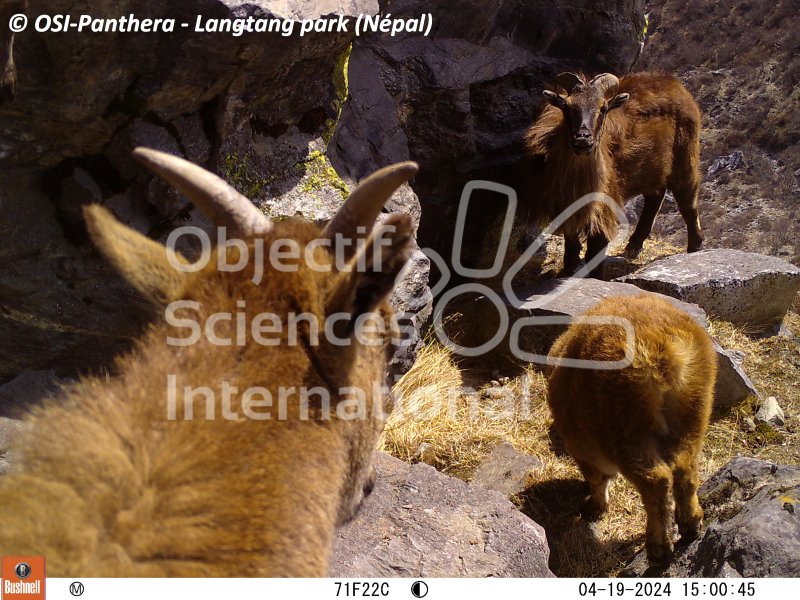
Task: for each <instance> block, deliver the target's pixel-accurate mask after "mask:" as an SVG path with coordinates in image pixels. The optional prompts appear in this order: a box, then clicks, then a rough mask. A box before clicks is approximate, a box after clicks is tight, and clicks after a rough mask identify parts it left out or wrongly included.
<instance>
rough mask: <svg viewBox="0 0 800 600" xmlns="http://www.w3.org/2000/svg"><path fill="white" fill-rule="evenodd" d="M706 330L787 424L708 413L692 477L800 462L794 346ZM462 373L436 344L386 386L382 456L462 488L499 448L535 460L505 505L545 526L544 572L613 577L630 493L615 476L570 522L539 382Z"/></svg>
mask: <svg viewBox="0 0 800 600" xmlns="http://www.w3.org/2000/svg"><path fill="white" fill-rule="evenodd" d="M678 251H680V249H678V248H675V247H674V246H671V245H669V244H666V243H663V242H659V241H657V240H653V241H649V242H648V243H646V245H645V251H644V252H643V255H642V256H641V257H640V258H639V259H638V260H637V261H636V263H637V264H643V263H647V262H650V261H652V260H654V259H655V258H659V257H662V256H667V255H669V254H674V253H675V252H678ZM797 304H798V303H796V306H795V312H791V313H790V314H789V315H788V317H787V319H786V324H787V326H788V327H789V329H790V330H792V331H794V332H800V316H799V315H798V314H797V312H796V309H797V308H800V306H798V305H797ZM712 332H713V333H714V335H715V336H716V337H717V338H718V339H719V341H720V343H721V344H722V345H723V346H725V347H726V348H731V349H735V350H740V351H741V352H743V353H744V355H745V360H744V367H745V370H746V371H747V372H748V373H749V375H750V376H751V378H752V379H753V382H754V383H755V385H756V387H757V388H758V389H759V391H760V392H761V393H762V394H763V395H764V396H767V395H774V396H777V397H778V400H779V403H780V404H781V406H782V407H783V408H784V411H785V412H786V417H787V419H786V431H785V432H781V434H780V435H769V434H766V435H765V434H764V433H763V432H756V433H748V432H747V431H745V430H744V429H743V424H742V420H743V419H744V418H745V417H751V418H752V416H753V415H754V413H755V410H756V409H757V406H756V405H755V403H754V402H752V401H745V402H743V403H742V404H741V405H740V406H737V407H734V408H733V409H732V410H731V411H730V412H728V413H727V414H722V415H719V414H718V415H715V417H714V420H713V422H712V424H711V427H710V430H709V434H708V437H707V440H706V444H705V447H704V451H703V456H702V460H701V476H702V477H703V478H706V477H708V476H709V475H711V474H712V473H713V472H715V471H716V470H717V469H719V468H720V467H721V466H722V465H723V464H725V463H726V462H728V461H729V460H730V459H731V458H733V457H734V456H736V455H737V454H742V455H747V456H754V457H757V458H762V459H765V460H772V461H776V462H780V463H800V422H799V421H798V418H797V415H798V414H800V392H798V390H797V384H798V382H800V346H798V343H797V341H796V340H793V339H789V338H785V337H774V338H769V339H764V340H754V339H751V338H749V337H748V336H747V335H745V333H744V332H743V331H741V330H740V329H737V328H735V327H733V326H732V325H730V324H728V323H723V322H713V323H712ZM465 365H466V363H462V364H458V363H457V361H456V360H455V359H454V357H453V355H452V353H451V352H450V351H449V350H448V349H446V348H444V347H442V346H441V345H439V344H438V343H436V342H429V343H428V344H427V345H426V346H425V347H424V349H423V350H422V352H421V353H420V355H419V358H418V359H417V362H416V364H415V365H414V367H413V368H412V369H411V371H410V372H409V373H408V374H407V375H406V376H405V377H403V379H401V380H400V382H398V384H397V385H396V386H395V389H394V393H395V396H396V410H395V412H394V413H393V414H392V416H391V417H390V419H389V422H388V424H387V427H386V431H385V433H384V435H383V438H382V447H383V449H384V450H386V451H387V452H390V453H391V454H393V455H395V456H397V457H398V458H401V459H403V460H406V461H409V462H416V461H420V460H422V461H424V462H427V463H429V464H431V465H433V466H434V467H436V468H437V469H439V470H440V471H443V472H445V473H447V474H449V475H453V476H457V477H460V478H462V479H465V480H469V479H470V478H471V477H472V474H473V473H474V470H475V468H476V467H477V465H478V464H480V462H481V460H482V459H483V458H484V457H485V456H486V454H487V453H488V452H489V451H490V450H491V449H492V448H493V447H494V446H496V445H497V444H498V443H500V442H501V441H508V442H510V443H511V444H513V445H514V447H515V448H517V450H519V451H521V452H526V453H529V454H531V455H534V456H536V457H538V458H539V459H540V460H541V461H542V465H541V467H540V468H539V469H538V470H537V471H536V472H535V473H534V474H533V475H532V477H531V479H530V481H529V487H528V489H527V490H526V491H525V492H524V493H523V494H521V495H520V496H519V497H516V498H514V499H513V500H514V501H515V502H516V504H517V505H518V506H519V507H520V509H521V510H523V511H524V512H525V513H526V514H528V515H529V516H531V517H532V518H533V519H534V520H536V521H537V522H538V523H540V524H541V525H542V526H543V527H545V530H546V531H547V535H548V542H549V545H550V550H551V561H550V567H551V569H552V570H553V571H554V572H555V573H556V574H557V575H559V576H569V577H589V576H609V575H610V576H613V575H616V574H617V573H618V572H619V570H620V569H621V568H622V567H624V566H625V564H626V563H627V562H628V561H629V560H630V559H631V558H632V557H633V555H634V554H635V553H636V552H637V551H638V550H640V549H641V547H642V545H643V542H644V525H645V514H644V510H643V508H642V504H641V501H640V498H639V495H638V493H637V492H636V490H635V489H634V488H633V487H632V486H631V485H630V484H629V483H628V482H627V481H625V480H624V479H622V478H618V479H617V480H616V481H615V482H614V483H613V484H612V488H611V503H610V508H609V511H608V513H607V514H606V515H604V517H603V518H602V519H601V520H600V521H599V522H597V523H596V524H591V525H590V524H587V523H586V522H584V521H582V520H581V519H580V518H579V517H578V516H577V515H578V504H579V501H580V499H581V498H582V496H583V494H584V493H585V488H584V487H583V483H582V480H581V476H580V473H579V471H578V469H577V467H576V466H575V464H574V463H573V461H572V460H571V459H570V457H569V456H567V455H565V454H564V453H563V451H561V450H560V449H559V448H558V444H557V441H555V442H554V440H553V439H551V434H550V425H551V422H552V420H551V417H550V414H549V410H548V407H547V403H546V399H545V389H546V386H545V378H544V376H543V374H542V373H541V372H540V371H539V370H538V369H537V368H536V367H533V366H530V365H525V366H523V367H521V368H519V369H517V370H515V372H507V373H505V375H508V376H509V377H501V375H503V374H502V373H497V372H491V371H490V372H488V373H487V372H485V370H480V369H476V368H475V367H474V363H471V368H468V367H466V366H465ZM486 368H487V369H489V368H491V367H486ZM492 380H494V381H496V382H497V383H499V384H500V385H497V384H493V383H491V381H492Z"/></svg>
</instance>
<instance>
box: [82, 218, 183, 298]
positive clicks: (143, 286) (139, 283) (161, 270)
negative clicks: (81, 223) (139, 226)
mask: <svg viewBox="0 0 800 600" xmlns="http://www.w3.org/2000/svg"><path fill="white" fill-rule="evenodd" d="M83 216H84V218H85V219H86V228H87V229H88V231H89V236H90V237H91V238H92V241H93V242H94V244H95V246H97V248H98V249H99V250H100V252H101V253H102V254H103V255H104V256H105V257H106V258H107V259H108V261H109V262H110V263H111V264H112V265H114V268H115V269H116V270H117V271H118V272H119V274H120V275H122V277H123V279H125V281H127V282H128V283H129V284H131V286H133V287H134V288H135V289H137V290H138V291H139V292H141V293H142V294H143V295H144V296H145V297H146V298H148V299H149V300H151V301H152V302H154V303H156V304H158V305H167V304H169V303H170V302H172V301H174V300H177V299H179V298H180V297H181V292H182V291H183V286H184V284H185V280H186V273H185V272H183V271H181V270H179V269H177V268H176V267H174V266H173V265H172V264H170V261H169V259H168V258H167V249H166V248H165V247H164V246H162V245H161V244H159V243H158V242H154V241H153V240H151V239H150V238H148V237H145V236H143V235H142V234H141V233H139V232H138V231H134V230H133V229H131V228H129V227H126V226H125V225H123V224H122V223H120V222H119V221H117V220H116V219H115V218H114V216H113V215H112V214H111V213H110V212H109V211H108V210H107V209H105V208H103V207H102V206H100V205H99V204H92V205H89V206H86V207H84V209H83ZM175 257H176V260H177V261H178V262H180V263H182V264H187V263H186V259H184V258H183V257H181V256H180V255H179V254H178V253H177V252H176V253H175Z"/></svg>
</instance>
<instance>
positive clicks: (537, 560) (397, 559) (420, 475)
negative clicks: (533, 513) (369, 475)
mask: <svg viewBox="0 0 800 600" xmlns="http://www.w3.org/2000/svg"><path fill="white" fill-rule="evenodd" d="M376 463H377V464H376V468H377V470H378V481H377V484H376V485H375V489H374V490H373V492H372V494H370V496H369V497H368V498H367V499H366V500H365V501H364V504H363V506H362V507H361V510H360V511H359V513H358V515H356V517H355V519H353V520H352V521H351V522H350V523H348V524H347V525H345V526H344V527H342V528H341V529H340V530H339V531H338V533H337V536H336V541H335V545H334V551H333V558H332V560H331V570H330V574H331V577H552V576H553V574H552V573H551V572H550V570H549V569H548V567H547V561H548V558H549V555H550V550H549V549H548V547H547V539H546V537H545V533H544V529H542V527H541V526H539V525H538V524H536V523H535V522H533V521H532V520H531V519H529V518H528V517H526V516H525V515H523V514H522V513H521V512H520V511H519V510H517V509H516V507H515V506H514V505H513V504H511V502H509V501H508V500H507V499H506V498H504V497H503V496H502V495H501V494H500V493H498V492H494V491H491V490H485V489H482V488H479V487H477V486H474V485H470V484H467V483H464V482H463V481H460V480H458V479H454V478H452V477H448V476H447V475H443V474H442V473H439V472H438V471H437V470H436V469H434V468H433V467H431V466H429V465H426V464H424V463H419V464H416V465H409V464H407V463H404V462H402V461H400V460H397V459H396V458H393V457H391V456H388V455H386V454H378V455H377V457H376Z"/></svg>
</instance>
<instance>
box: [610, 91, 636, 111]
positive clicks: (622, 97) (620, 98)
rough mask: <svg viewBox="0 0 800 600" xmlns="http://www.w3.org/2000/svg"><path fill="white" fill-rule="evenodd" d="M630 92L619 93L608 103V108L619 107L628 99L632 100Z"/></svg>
mask: <svg viewBox="0 0 800 600" xmlns="http://www.w3.org/2000/svg"><path fill="white" fill-rule="evenodd" d="M630 97H631V95H630V94H617V95H616V96H614V98H612V99H611V101H610V102H609V103H608V110H611V109H612V108H619V107H620V106H622V105H623V104H625V103H626V102H627V101H628V100H630Z"/></svg>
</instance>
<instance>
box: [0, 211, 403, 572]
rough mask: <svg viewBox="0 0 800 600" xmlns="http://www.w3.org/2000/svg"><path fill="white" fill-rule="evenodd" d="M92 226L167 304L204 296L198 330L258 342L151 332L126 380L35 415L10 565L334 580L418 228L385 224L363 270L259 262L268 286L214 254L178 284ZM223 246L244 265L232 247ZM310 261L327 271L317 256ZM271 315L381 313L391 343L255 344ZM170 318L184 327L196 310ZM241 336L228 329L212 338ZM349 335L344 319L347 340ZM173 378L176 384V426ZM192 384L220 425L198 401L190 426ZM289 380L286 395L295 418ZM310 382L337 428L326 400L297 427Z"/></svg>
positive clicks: (7, 489)
mask: <svg viewBox="0 0 800 600" xmlns="http://www.w3.org/2000/svg"><path fill="white" fill-rule="evenodd" d="M86 216H87V222H88V226H89V231H90V233H91V235H92V238H93V239H94V241H95V243H96V244H97V245H98V246H99V247H100V248H101V250H102V251H103V253H104V254H106V255H107V256H108V257H109V258H110V259H111V261H112V262H113V263H114V265H115V266H116V267H117V268H119V269H121V270H122V271H123V274H124V275H125V276H126V277H127V279H128V280H129V281H130V282H131V283H132V284H133V285H135V286H136V287H138V288H139V289H140V291H142V292H143V293H145V294H147V295H149V296H150V297H151V298H152V299H153V300H154V301H157V302H161V303H163V302H167V301H169V300H175V299H181V300H184V299H185V300H192V301H196V302H198V303H199V306H200V308H199V316H194V317H191V318H192V319H193V320H195V321H197V322H198V323H200V324H201V325H203V324H204V323H205V322H206V320H207V319H208V317H209V316H210V315H211V314H213V313H218V312H226V313H231V314H234V315H235V314H237V313H239V312H245V313H246V315H247V320H246V322H247V324H248V329H247V330H246V331H247V332H248V333H247V336H248V337H247V340H246V343H245V344H244V345H238V344H236V343H234V344H233V345H231V346H218V345H213V344H212V343H211V342H210V341H209V340H208V338H207V337H206V336H205V335H203V336H202V337H201V338H200V341H199V342H197V343H196V344H193V345H189V346H185V347H178V346H171V345H168V344H167V343H166V339H167V337H168V336H172V337H184V336H185V335H186V333H187V331H186V330H182V329H176V327H173V326H170V325H168V324H167V323H159V324H155V325H153V326H152V327H151V328H150V330H149V332H148V333H147V334H146V335H145V336H144V337H143V338H142V339H141V340H139V341H138V343H137V344H136V347H135V349H134V350H133V351H132V352H131V353H130V354H128V355H127V356H124V357H122V358H120V359H118V360H117V362H116V369H115V370H116V372H117V373H118V375H117V376H115V377H113V378H102V377H100V378H91V379H84V380H82V381H81V382H80V383H79V384H77V386H76V387H75V389H74V390H72V391H71V392H70V393H68V395H67V397H66V400H65V401H63V402H56V401H53V402H51V403H50V404H49V405H47V406H45V407H44V408H41V409H39V410H37V411H36V412H35V413H34V414H33V415H32V416H31V417H30V419H29V422H30V423H31V425H32V427H31V428H30V430H29V433H27V434H26V435H25V436H24V437H23V438H22V439H21V440H20V442H19V444H18V445H17V446H16V447H15V449H14V452H15V459H14V464H15V470H14V471H13V472H12V473H10V474H8V475H6V476H4V477H2V478H0V506H2V507H3V508H2V512H0V555H9V554H16V555H26V554H28V555H31V554H34V555H38V554H42V555H45V556H46V558H47V568H48V574H49V575H52V576H55V577H66V576H69V577H93V576H102V577H152V576H181V577H207V576H218V577H230V576H267V577H269V576H281V577H309V576H325V575H327V566H328V557H329V553H330V549H331V544H332V539H333V532H334V526H335V525H336V524H338V523H341V522H343V521H346V520H347V519H349V518H351V517H352V516H353V514H354V513H355V511H356V510H357V508H358V506H359V504H360V502H361V500H362V498H363V497H364V493H365V488H366V489H367V490H368V489H369V487H370V486H371V482H372V477H373V473H372V457H373V454H374V448H375V445H376V442H377V439H378V435H379V434H380V432H381V430H382V428H383V423H384V418H385V415H384V412H383V411H384V398H383V395H382V393H381V392H382V388H381V387H380V386H382V385H384V383H385V375H384V372H385V366H386V354H387V351H388V349H389V344H390V337H391V334H390V333H391V331H392V329H391V328H390V326H389V325H390V324H389V323H388V321H389V319H390V316H391V309H390V307H389V306H388V304H387V302H386V298H387V296H388V294H389V293H390V292H391V289H392V287H393V283H394V279H395V277H396V276H397V274H398V272H399V271H400V269H401V268H402V266H403V265H404V264H405V262H406V260H407V257H408V255H409V252H410V244H411V225H410V221H409V219H408V217H407V216H405V215H392V216H390V217H389V219H388V220H387V222H385V223H384V224H383V225H381V226H379V227H377V228H376V229H375V231H374V232H373V236H375V235H377V234H379V233H380V234H382V235H383V240H384V243H383V244H380V245H379V244H376V243H375V242H374V240H375V238H374V237H373V238H371V240H370V242H369V243H368V244H367V245H366V247H364V249H363V252H366V254H360V255H357V256H354V257H353V259H352V260H362V261H363V263H362V264H364V265H366V268H359V269H358V270H352V271H349V272H348V271H341V272H340V271H338V270H337V269H335V268H333V269H332V272H318V271H316V270H313V269H311V268H310V267H309V265H307V264H306V262H305V261H304V260H303V259H301V260H298V261H296V264H297V268H298V270H297V272H280V271H278V270H274V269H273V268H271V267H270V265H269V262H268V261H265V263H266V264H265V265H264V267H265V276H264V281H263V282H262V283H261V285H255V284H253V283H252V282H251V277H252V276H253V264H252V263H253V261H252V260H251V261H249V264H248V267H247V268H246V269H245V270H243V271H239V272H223V271H220V270H218V269H217V265H216V260H212V261H211V263H210V264H209V266H207V267H206V268H205V269H204V270H202V271H200V272H198V273H195V274H184V273H178V272H177V271H175V270H174V269H173V268H172V267H171V266H170V265H169V264H167V261H166V256H165V252H164V249H163V247H161V246H160V245H158V244H156V243H155V242H153V241H150V240H148V239H146V238H144V237H143V236H141V235H140V234H138V233H136V232H134V231H132V230H130V229H128V228H127V227H125V226H123V225H121V224H119V223H117V222H116V221H115V220H114V219H113V217H111V215H110V214H109V213H108V212H107V211H105V210H104V209H102V208H100V207H93V208H90V209H88V210H87V212H86ZM320 236H321V231H320V229H319V228H317V227H316V226H314V225H310V224H308V223H305V222H301V221H295V220H289V221H284V222H282V223H278V224H276V225H275V226H274V230H272V231H271V232H269V233H268V234H265V240H266V243H265V248H267V249H269V248H270V243H271V241H272V240H277V239H292V240H296V241H297V242H298V244H299V245H300V247H301V249H302V248H305V247H306V245H307V244H308V243H310V242H311V241H312V240H316V239H317V238H319V237H320ZM387 240H390V241H391V243H390V244H387V243H386V241H387ZM252 246H253V240H251V246H250V248H251V251H252ZM229 252H230V256H229V261H228V262H229V263H230V264H235V263H236V258H237V256H236V251H235V250H229ZM251 256H252V254H251ZM267 256H268V255H267ZM376 256H377V257H379V258H380V259H381V266H380V269H378V268H376V267H374V266H373V262H372V261H373V260H375V258H374V257H376ZM314 259H315V261H316V263H317V264H319V265H331V264H332V255H331V252H330V251H329V250H328V249H327V248H324V247H321V246H317V247H316V249H315V250H314ZM284 263H286V261H284ZM351 264H353V265H354V264H356V263H351ZM239 301H244V302H245V307H244V308H242V306H241V305H240V304H237V302H239ZM264 312H268V313H274V314H275V315H278V316H279V317H281V319H283V323H284V327H286V318H287V315H289V314H290V313H297V314H300V313H310V314H312V315H314V316H315V317H316V318H317V320H318V322H319V323H320V324H321V325H322V324H324V322H325V318H326V317H327V316H328V315H331V314H333V313H338V312H341V313H346V314H348V315H351V316H352V317H356V316H358V315H359V314H364V313H365V312H374V313H375V314H376V315H378V316H379V317H380V318H381V319H382V320H383V321H384V324H385V326H386V327H387V330H386V331H387V333H386V334H375V335H373V341H374V342H375V344H376V345H369V344H362V343H360V341H359V340H358V339H357V338H356V337H351V339H350V343H349V344H348V345H344V346H339V345H336V346H335V345H333V344H330V343H328V342H327V341H326V336H325V335H324V333H322V332H321V333H320V336H319V340H320V341H319V344H318V345H315V344H314V342H313V339H312V334H311V329H310V328H309V327H308V326H300V327H299V332H298V341H299V343H292V342H291V341H290V339H289V338H288V337H287V335H288V333H287V331H286V329H284V331H283V333H282V334H281V335H280V336H278V339H277V340H276V341H277V342H278V344H277V345H274V346H263V345H258V344H256V343H255V342H253V341H252V340H251V338H250V337H249V336H250V333H249V332H250V329H249V324H250V323H251V322H252V319H253V317H254V316H255V315H256V314H259V313H264ZM195 314H196V315H197V313H195ZM176 316H179V317H186V318H190V315H189V314H188V313H187V312H185V311H184V312H181V311H178V312H177V313H176ZM235 322H236V321H235V320H234V323H235ZM232 328H233V325H232V324H231V323H230V322H221V323H219V324H218V325H217V326H216V332H217V335H219V336H229V335H231V333H232ZM351 331H352V328H350V327H348V326H347V325H344V326H343V327H342V328H341V329H340V330H339V331H338V335H339V336H340V337H344V336H348V335H352V333H351ZM271 337H275V336H271ZM170 375H175V377H176V386H177V390H178V397H177V399H178V402H177V411H176V412H177V418H176V419H174V420H171V419H169V418H168V403H167V389H168V376H170ZM223 382H229V383H230V385H232V386H236V388H238V393H234V395H233V398H232V401H231V404H230V413H231V414H233V415H238V418H237V419H236V420H228V419H226V418H225V414H224V412H223V411H224V410H225V409H224V405H223V403H222V402H221V400H220V399H221V397H222V391H221V386H222V384H223ZM184 386H191V387H192V388H197V387H200V386H208V387H209V388H210V389H211V390H212V391H213V392H214V394H215V400H214V401H213V402H211V403H210V406H211V410H212V414H213V415H214V416H213V417H212V419H207V418H206V415H207V413H206V411H207V405H206V401H205V399H204V398H203V397H202V396H200V398H199V399H197V398H196V399H195V400H194V402H193V408H194V414H193V415H192V418H189V417H188V415H186V413H185V412H184V402H183V401H184V394H183V388H184ZM253 386H262V387H263V388H266V389H268V390H269V391H270V393H271V394H272V398H273V401H272V404H271V405H269V406H267V407H266V408H264V407H263V405H261V407H260V408H252V407H251V411H252V412H253V413H258V414H262V415H263V414H264V413H265V412H266V411H268V412H269V413H270V415H271V416H270V417H269V419H268V420H256V419H254V418H248V413H247V412H244V410H243V402H242V394H243V393H244V391H245V390H246V389H248V388H251V387H253ZM376 386H377V387H376ZM279 387H280V388H284V389H286V390H287V392H288V393H289V394H290V395H288V402H286V415H285V418H283V419H281V417H280V409H279V408H278V405H279V402H278V395H279ZM301 387H305V388H308V389H309V390H314V389H315V388H316V389H317V390H319V389H323V388H324V389H325V390H328V391H330V393H331V396H330V398H331V401H330V404H331V411H330V412H331V413H332V414H331V416H330V417H329V418H327V417H326V412H324V411H323V410H322V408H323V405H322V403H321V402H320V401H319V400H317V401H316V402H315V401H314V400H315V398H319V396H317V395H311V396H310V397H311V402H310V409H309V414H310V418H303V416H302V414H301V405H300V402H299V390H300V388H301ZM346 387H352V388H358V389H360V390H363V391H364V393H365V402H362V403H359V404H358V406H356V403H355V402H354V401H353V398H354V396H353V395H351V394H349V393H345V392H343V389H344V388H346ZM292 392H293V393H292ZM258 399H259V400H261V399H262V397H258ZM339 409H341V410H342V412H341V413H340V412H338V410H339ZM358 410H361V411H363V414H361V415H358V413H357V411H358ZM342 415H347V416H349V418H342Z"/></svg>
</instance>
